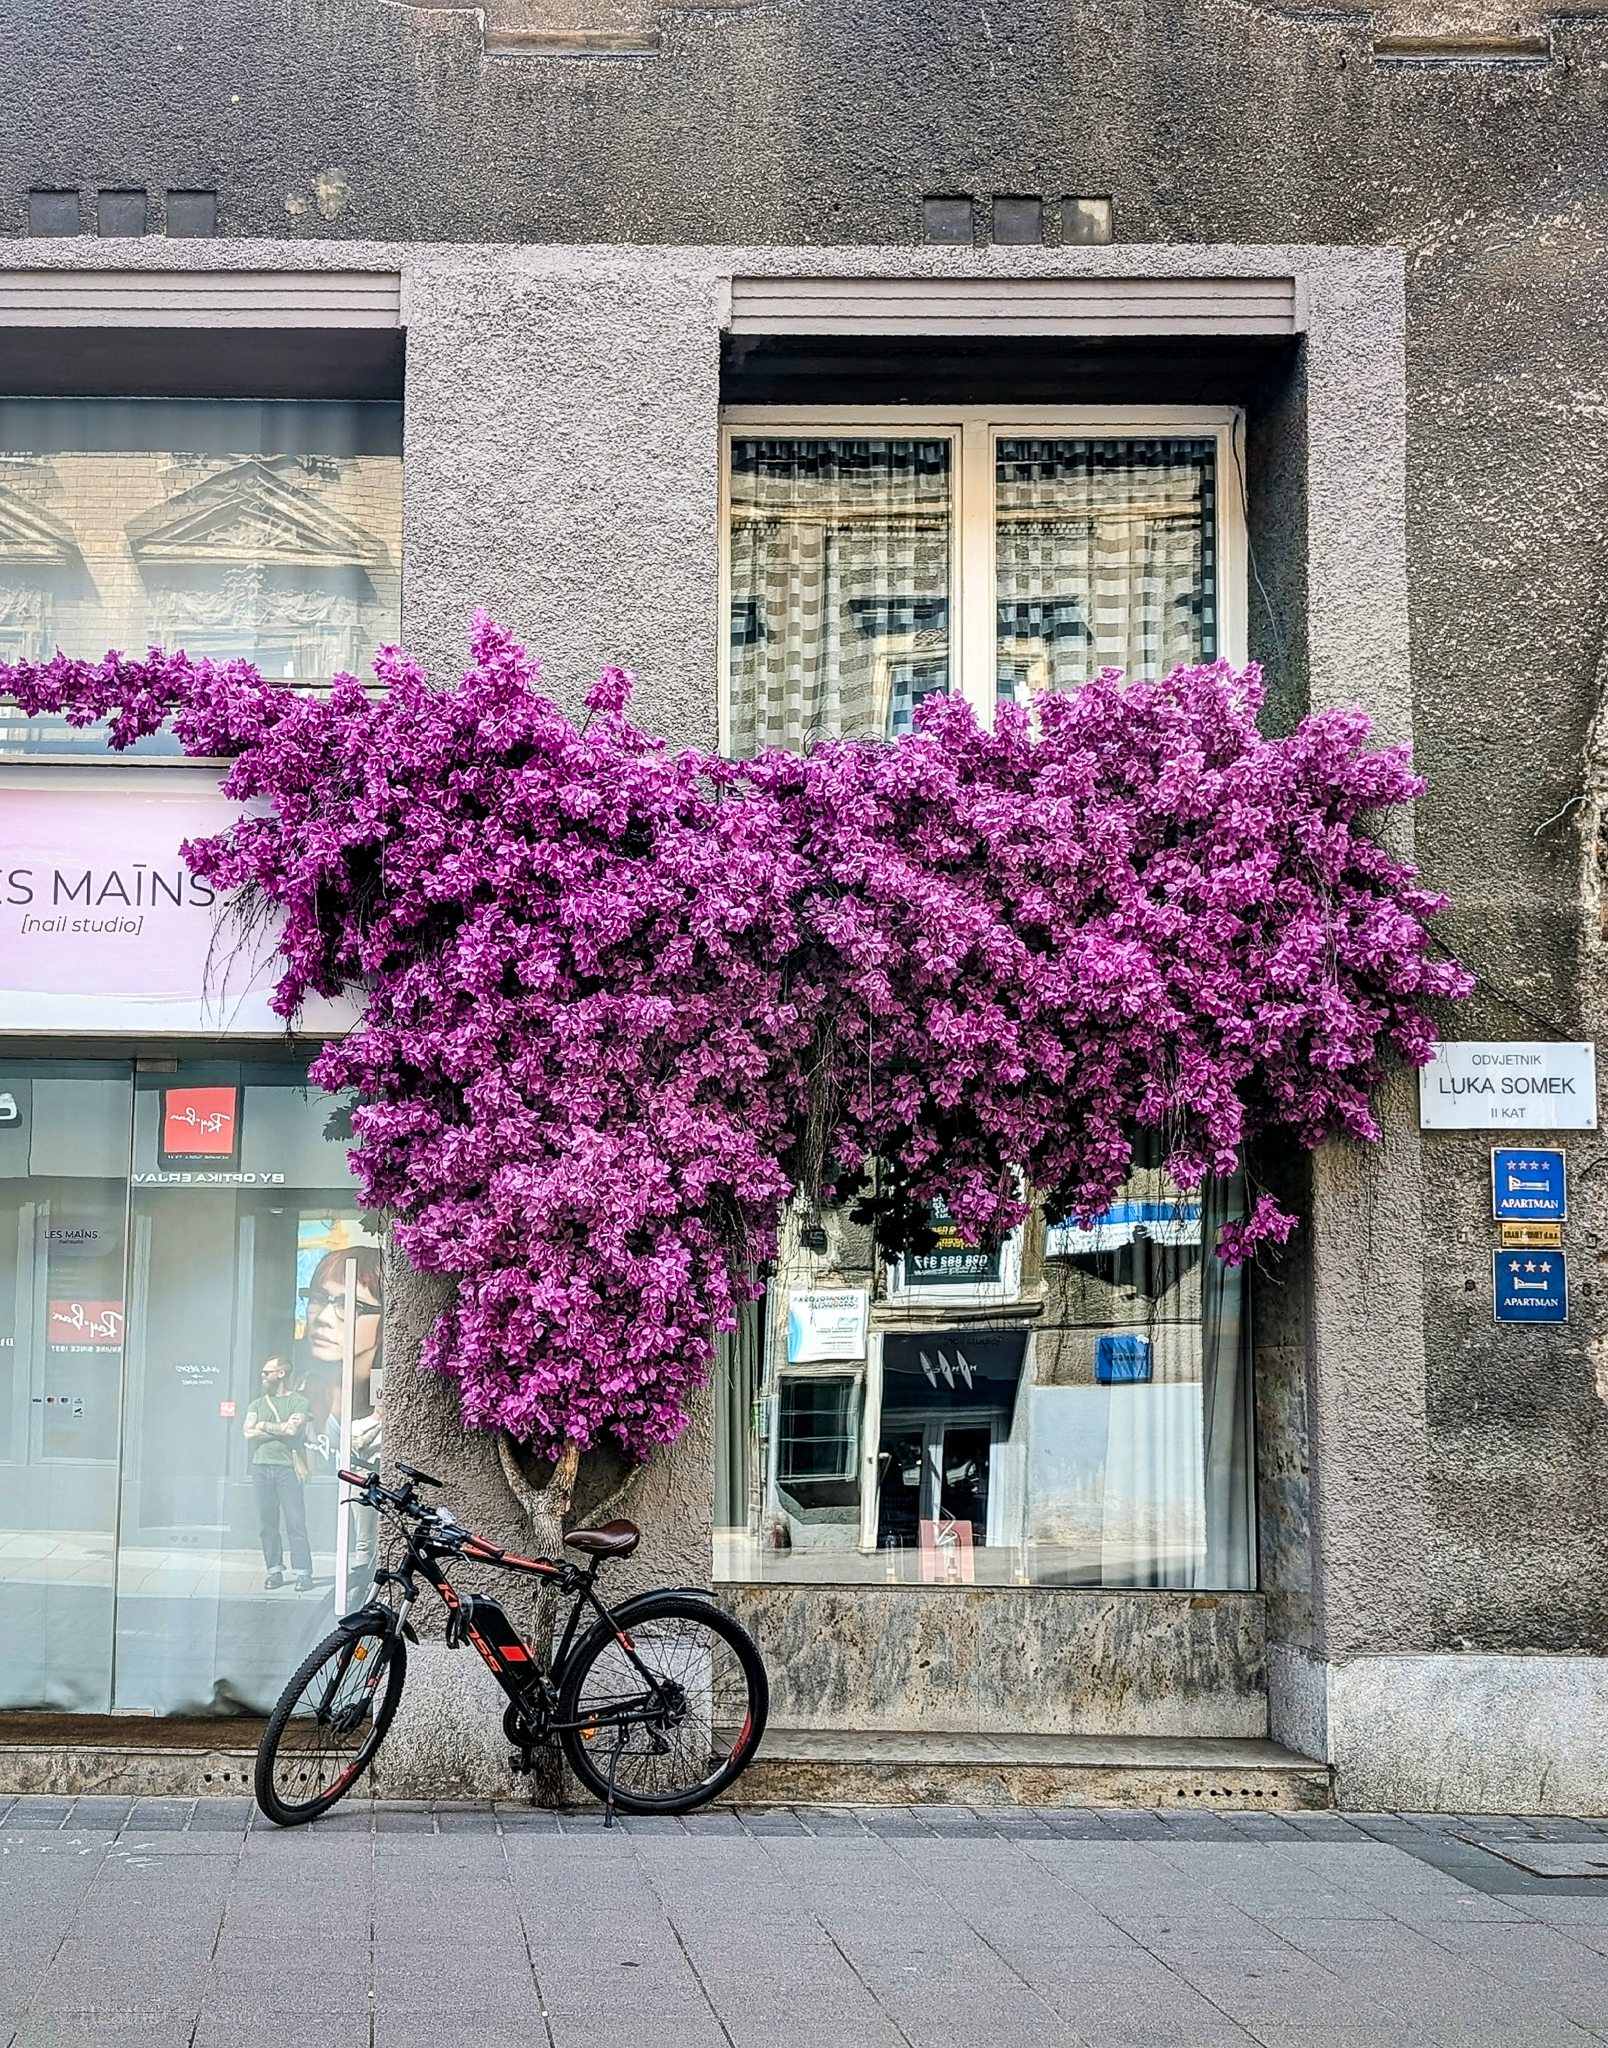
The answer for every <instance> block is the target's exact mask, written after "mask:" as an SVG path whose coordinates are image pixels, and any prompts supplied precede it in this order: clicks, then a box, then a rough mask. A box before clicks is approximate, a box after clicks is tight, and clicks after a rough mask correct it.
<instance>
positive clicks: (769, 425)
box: [719, 405, 1247, 754]
mask: <svg viewBox="0 0 1608 2048" xmlns="http://www.w3.org/2000/svg"><path fill="white" fill-rule="evenodd" d="M1244 422H1245V414H1244V411H1243V409H1242V408H1241V407H1239V406H1224V405H1216V406H1186V405H1125V406H1109V405H1101V406H1094V405H1070V406H1068V405H1063V406H1040V405H1000V406H926V405H901V406H775V405H744V406H729V407H727V408H726V409H725V410H724V411H723V412H722V413H721V420H720V631H719V639H720V751H721V752H722V753H723V754H729V753H730V751H731V729H732V718H731V444H732V441H733V440H734V439H736V440H745V439H747V438H748V437H749V436H751V435H753V434H756V433H760V434H767V435H776V436H779V437H785V436H787V435H791V434H796V435H799V436H810V435H814V436H819V437H821V438H823V439H824V438H830V437H832V436H833V435H837V434H864V435H870V436H887V437H889V438H894V439H898V438H904V437H906V436H910V435H916V434H922V435H927V436H939V435H948V436H950V437H951V438H952V440H953V447H954V452H953V455H952V457H951V469H950V475H951V488H952V493H953V495H952V500H951V503H952V520H953V524H952V528H951V531H952V533H953V535H954V537H955V539H954V544H953V545H952V546H951V549H950V589H949V605H950V620H951V631H950V643H949V644H950V665H951V668H950V672H951V676H952V677H953V678H954V679H955V680H956V682H957V683H958V690H959V694H960V695H962V696H964V697H965V698H966V700H967V702H968V703H969V704H970V705H971V706H972V709H973V710H974V711H975V712H976V713H977V716H978V718H979V719H980V720H981V721H982V722H983V723H984V724H985V725H992V723H993V719H994V703H995V692H996V687H997V671H996V662H997V658H998V657H997V649H996V643H995V633H996V624H997V612H996V609H995V607H996V602H997V600H996V592H995V561H994V496H995V492H994V474H995V471H994V444H995V442H996V441H997V440H999V439H1001V438H1003V439H1007V440H1009V439H1012V438H1014V437H1016V436H1018V435H1021V434H1024V433H1032V434H1040V435H1044V436H1046V437H1054V436H1057V435H1059V436H1063V437H1066V438H1069V439H1074V438H1075V439H1079V440H1125V439H1130V438H1133V437H1136V436H1138V437H1143V436H1146V435H1156V436H1166V437H1168V438H1179V439H1190V440H1207V439H1214V440H1215V441H1216V443H1217V492H1216V497H1217V534H1216V558H1217V593H1216V595H1217V651H1218V654H1219V656H1220V657H1222V658H1225V659H1227V660H1229V661H1231V662H1233V663H1234V664H1235V666H1236V667H1243V666H1244V663H1245V661H1246V659H1247V654H1246V557H1247V549H1246V535H1245V483H1244V457H1243V450H1244V446H1245V435H1244Z"/></svg>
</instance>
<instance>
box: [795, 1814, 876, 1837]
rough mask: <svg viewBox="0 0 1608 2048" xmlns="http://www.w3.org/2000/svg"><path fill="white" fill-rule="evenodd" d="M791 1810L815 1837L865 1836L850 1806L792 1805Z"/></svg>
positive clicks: (857, 1816)
mask: <svg viewBox="0 0 1608 2048" xmlns="http://www.w3.org/2000/svg"><path fill="white" fill-rule="evenodd" d="M793 1812H794V1815H795V1817H796V1818H797V1819H798V1820H800V1821H802V1822H803V1824H804V1826H805V1827H806V1828H807V1829H808V1831H809V1832H810V1834H812V1835H815V1836H817V1837H819V1836H823V1835H853V1836H854V1837H855V1838H856V1839H857V1840H863V1839H864V1837H865V1829H864V1828H863V1827H861V1825H860V1817H859V1815H858V1814H857V1813H856V1812H855V1811H854V1809H853V1807H851V1806H799V1807H794V1809H793Z"/></svg>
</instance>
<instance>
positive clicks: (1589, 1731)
mask: <svg viewBox="0 0 1608 2048" xmlns="http://www.w3.org/2000/svg"><path fill="white" fill-rule="evenodd" d="M1328 1697H1329V1752H1328V1753H1329V1757H1330V1759H1331V1760H1332V1762H1333V1763H1334V1766H1335V1774H1336V1779H1337V1784H1338V1796H1339V1799H1340V1802H1341V1804H1342V1805H1350V1806H1367V1807H1375V1806H1377V1807H1386V1806H1415V1807H1423V1808H1429V1809H1442V1810H1445V1811H1455V1812H1465V1813H1510V1812H1514V1811H1523V1812H1526V1813H1608V1659H1604V1658H1601V1657H1542V1656H1533V1657H1501V1656H1481V1655H1476V1654H1464V1655H1460V1656H1420V1657H1359V1658H1356V1659H1354V1660H1352V1661H1350V1662H1348V1663H1341V1664H1332V1665H1330V1666H1329V1667H1328Z"/></svg>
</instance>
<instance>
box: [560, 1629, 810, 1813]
mask: <svg viewBox="0 0 1608 2048" xmlns="http://www.w3.org/2000/svg"><path fill="white" fill-rule="evenodd" d="M622 1623H623V1627H624V1631H625V1634H626V1635H627V1636H628V1637H629V1639H630V1644H631V1650H632V1652H634V1656H635V1660H636V1661H633V1657H632V1656H631V1655H628V1654H627V1652H626V1649H625V1646H624V1644H623V1643H622V1642H621V1640H620V1638H619V1636H617V1635H616V1634H615V1632H614V1630H613V1629H610V1628H602V1627H599V1628H596V1629H594V1630H593V1631H592V1633H591V1635H589V1636H588V1637H587V1639H586V1641H585V1642H584V1643H582V1644H581V1646H580V1648H579V1649H578V1650H577V1651H576V1653H575V1655H574V1657H573V1658H572V1659H571V1661H570V1664H569V1666H568V1668H567V1670H566V1671H565V1672H564V1675H563V1679H562V1682H561V1684H560V1687H559V1695H558V1718H559V1720H560V1721H561V1722H570V1723H577V1724H579V1725H578V1726H571V1727H569V1728H566V1729H565V1730H564V1732H563V1737H562V1739H563V1743H564V1753H565V1755H566V1756H567V1757H568V1758H569V1761H570V1768H571V1769H572V1770H573V1771H574V1773H575V1775H576V1777H577V1778H579V1779H580V1781H581V1783H582V1784H583V1785H584V1786H585V1787H586V1789H587V1790H588V1791H589V1792H593V1793H595V1794H596V1795H597V1797H598V1798H599V1799H605V1798H607V1796H608V1791H609V1768H610V1764H611V1762H612V1763H613V1766H614V1803H615V1805H616V1806H618V1807H619V1808H620V1809H621V1810H622V1811H623V1812H625V1813H690V1812H691V1811H692V1809H693V1808H694V1807H695V1806H702V1805H704V1804H705V1802H706V1801H708V1800H710V1799H714V1798H716V1797H717V1796H718V1795H719V1794H720V1793H722V1792H724V1791H725V1790H726V1788H727V1786H729V1785H731V1784H732V1783H734V1782H735V1780H736V1779H737V1778H738V1777H740V1776H741V1775H742V1773H743V1771H744V1770H745V1769H746V1768H747V1767H748V1765H749V1764H750V1763H751V1762H752V1760H753V1756H754V1752H755V1750H756V1749H758V1747H759V1739H760V1737H761V1736H762V1735H763V1734H764V1732H765V1717H766V1714H767V1713H768V1712H769V1710H770V1687H769V1685H768V1684H767V1682H766V1678H765V1666H764V1664H763V1662H762V1661H761V1659H760V1655H759V1652H758V1650H757V1649H755V1647H754V1644H753V1641H752V1639H751V1638H750V1637H749V1635H748V1633H747V1631H746V1630H745V1629H744V1628H742V1627H741V1626H740V1625H739V1624H738V1623H737V1622H735V1621H733V1620H732V1618H731V1616H730V1615H728V1614H723V1613H722V1612H721V1611H720V1609H719V1608H718V1607H715V1606H712V1605H711V1604H710V1603H709V1602H708V1601H707V1600H697V1599H693V1598H691V1597H689V1596H688V1595H685V1594H678V1593H659V1594H655V1595H652V1596H650V1597H649V1598H648V1599H645V1600H640V1601H635V1602H633V1604H632V1605H631V1607H630V1608H629V1610H628V1611H627V1612H626V1613H625V1614H624V1615H623V1616H622ZM639 1664H640V1666H643V1667H645V1668H646V1670H647V1672H648V1673H650V1674H651V1675H652V1677H653V1679H654V1680H655V1681H657V1690H655V1688H654V1687H653V1686H650V1685H649V1683H648V1681H647V1679H646V1678H645V1677H644V1676H643V1671H642V1669H640V1668H639Z"/></svg>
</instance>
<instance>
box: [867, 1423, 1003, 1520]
mask: <svg viewBox="0 0 1608 2048" xmlns="http://www.w3.org/2000/svg"><path fill="white" fill-rule="evenodd" d="M997 1428H998V1424H997V1423H996V1422H995V1421H993V1420H991V1419H990V1420H987V1421H983V1422H963V1423H955V1422H947V1421H945V1419H944V1418H943V1417H942V1416H928V1417H924V1418H920V1419H919V1420H917V1419H908V1420H905V1421H902V1422H901V1423H900V1424H899V1425H898V1426H897V1427H892V1428H890V1427H887V1426H885V1427H884V1431H883V1438H882V1458H881V1466H882V1501H881V1518H880V1522H879V1525H878V1530H877V1541H878V1544H879V1545H880V1546H882V1547H884V1548H886V1547H888V1546H890V1545H893V1546H910V1545H913V1544H915V1543H916V1542H917V1541H918V1538H919V1534H920V1527H921V1524H922V1523H923V1522H942V1521H952V1522H963V1523H965V1524H966V1525H967V1527H968V1529H969V1530H970V1532H971V1538H972V1541H973V1542H974V1543H978V1544H981V1543H983V1542H986V1540H987V1532H988V1476H989V1468H990V1463H991V1460H992V1454H993V1446H994V1438H995V1434H996V1431H997Z"/></svg>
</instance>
